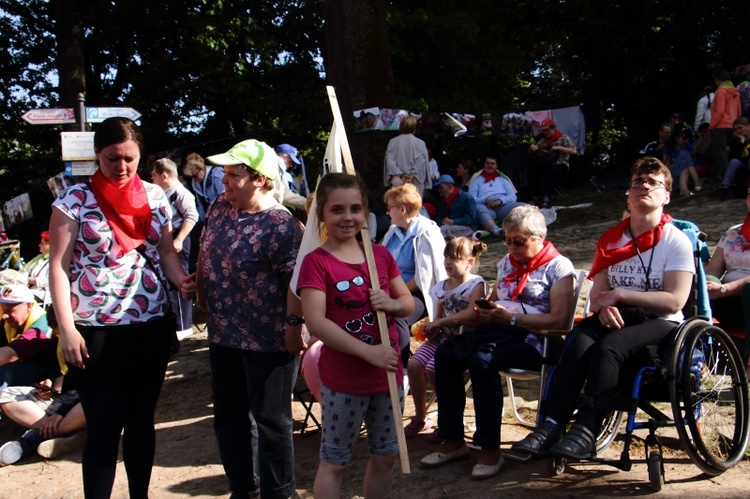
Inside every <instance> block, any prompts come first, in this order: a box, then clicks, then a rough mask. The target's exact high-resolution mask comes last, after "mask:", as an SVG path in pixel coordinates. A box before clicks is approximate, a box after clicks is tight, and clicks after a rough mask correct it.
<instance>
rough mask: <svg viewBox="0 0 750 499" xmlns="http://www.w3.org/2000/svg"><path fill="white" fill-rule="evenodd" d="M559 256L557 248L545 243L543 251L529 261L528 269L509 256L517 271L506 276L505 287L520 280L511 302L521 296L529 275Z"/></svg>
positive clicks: (511, 296)
mask: <svg viewBox="0 0 750 499" xmlns="http://www.w3.org/2000/svg"><path fill="white" fill-rule="evenodd" d="M559 254H560V252H559V251H557V248H555V246H554V245H553V244H552V243H551V242H549V241H544V243H542V251H540V252H539V253H537V254H536V255H535V256H534V258H532V259H531V260H529V263H527V264H526V267H523V266H521V263H520V262H519V261H518V260H516V259H515V257H514V256H513V255H512V254H511V255H508V259H509V261H510V264H511V265H513V267H514V268H516V269H517V270H516V271H515V272H512V273H510V274H508V275H507V276H505V285H506V286H509V285H510V284H512V283H513V281H515V280H516V279H518V285H517V286H516V289H515V290H514V291H513V293H512V294H511V295H510V299H511V301H516V298H517V297H518V295H520V294H521V291H523V288H524V286H526V280H527V279H528V278H529V274H531V273H532V272H533V271H535V270H536V269H538V268H539V267H541V266H542V265H545V264H547V263H549V262H550V261H552V259H553V258H555V257H556V256H558V255H559Z"/></svg>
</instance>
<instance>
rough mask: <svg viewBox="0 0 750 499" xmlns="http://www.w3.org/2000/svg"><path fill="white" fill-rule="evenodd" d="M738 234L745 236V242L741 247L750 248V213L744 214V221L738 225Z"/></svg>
mask: <svg viewBox="0 0 750 499" xmlns="http://www.w3.org/2000/svg"><path fill="white" fill-rule="evenodd" d="M740 234H741V235H742V237H744V238H745V242H746V243H747V244H746V245H745V246H744V247H743V249H746V250H747V249H750V213H748V214H747V215H745V221H744V222H742V227H740Z"/></svg>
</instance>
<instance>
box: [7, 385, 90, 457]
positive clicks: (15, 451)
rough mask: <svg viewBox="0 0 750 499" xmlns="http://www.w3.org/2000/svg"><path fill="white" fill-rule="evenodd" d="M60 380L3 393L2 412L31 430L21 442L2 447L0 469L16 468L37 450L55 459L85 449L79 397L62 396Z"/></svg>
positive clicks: (73, 393) (71, 392)
mask: <svg viewBox="0 0 750 499" xmlns="http://www.w3.org/2000/svg"><path fill="white" fill-rule="evenodd" d="M58 379H59V380H60V381H59V382H58V381H57V380H56V381H55V383H52V382H51V381H50V380H44V381H43V382H42V383H39V384H38V385H37V387H33V386H10V387H8V388H6V389H5V390H3V391H2V393H0V411H2V413H3V414H4V415H5V416H6V417H7V418H8V419H10V420H12V421H14V422H16V423H18V424H19V425H21V426H23V427H24V428H28V431H26V432H25V433H24V434H23V435H22V436H21V438H19V439H18V440H11V441H9V442H6V443H5V444H3V445H2V446H0V466H8V465H10V464H15V463H17V462H18V461H20V460H21V459H23V458H24V457H26V456H28V455H29V454H30V453H31V452H33V451H34V450H36V451H37V453H38V454H39V455H40V456H42V457H44V458H47V459H53V458H55V457H58V456H61V455H63V454H65V453H67V452H70V451H72V450H75V449H77V448H79V447H82V446H83V442H84V440H85V438H86V434H85V432H84V431H82V430H85V429H86V418H85V417H84V415H83V409H82V408H81V403H80V402H79V401H78V393H77V392H76V391H75V390H66V391H63V392H61V387H62V376H60V377H59V378H58Z"/></svg>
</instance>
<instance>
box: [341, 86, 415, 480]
mask: <svg viewBox="0 0 750 499" xmlns="http://www.w3.org/2000/svg"><path fill="white" fill-rule="evenodd" d="M326 90H327V91H328V100H329V101H330V103H331V111H332V112H333V123H334V126H335V127H336V134H337V136H338V137H339V140H340V141H341V152H342V154H343V159H344V168H345V169H346V173H348V174H349V175H356V171H355V170H354V160H353V159H352V152H351V150H350V149H349V140H348V139H347V137H346V130H345V128H344V121H343V118H342V117H341V109H340V108H339V103H338V99H337V98H336V90H335V89H334V88H333V87H332V86H327V87H326ZM362 245H363V246H364V249H365V259H366V260H367V269H368V271H369V272H370V282H371V283H372V288H373V289H375V290H378V289H380V280H379V279H378V269H377V267H376V266H375V255H374V254H373V252H372V242H371V241H370V233H369V231H368V228H367V227H366V226H365V227H362ZM376 315H377V320H378V328H379V329H380V338H381V340H382V344H383V348H391V341H390V338H389V337H388V325H387V323H386V318H385V312H383V311H382V310H378V311H377V313H376ZM405 368H406V366H404V369H405ZM386 374H387V376H388V390H389V392H390V395H391V406H392V407H393V423H394V425H395V426H396V437H397V439H398V455H399V458H400V459H401V472H402V473H403V474H405V475H408V474H410V473H411V468H410V467H409V453H408V450H407V448H406V436H405V435H404V426H403V424H402V423H401V418H402V416H401V404H400V403H399V395H398V386H397V385H396V373H394V372H391V371H386Z"/></svg>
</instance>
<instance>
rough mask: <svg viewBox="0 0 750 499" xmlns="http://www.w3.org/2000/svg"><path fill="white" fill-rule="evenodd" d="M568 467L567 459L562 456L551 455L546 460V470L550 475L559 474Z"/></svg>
mask: <svg viewBox="0 0 750 499" xmlns="http://www.w3.org/2000/svg"><path fill="white" fill-rule="evenodd" d="M567 467H568V460H567V459H566V458H564V457H553V458H552V459H549V460H548V461H547V471H549V474H550V476H560V475H563V474H564V473H565V470H566V469H567Z"/></svg>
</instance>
